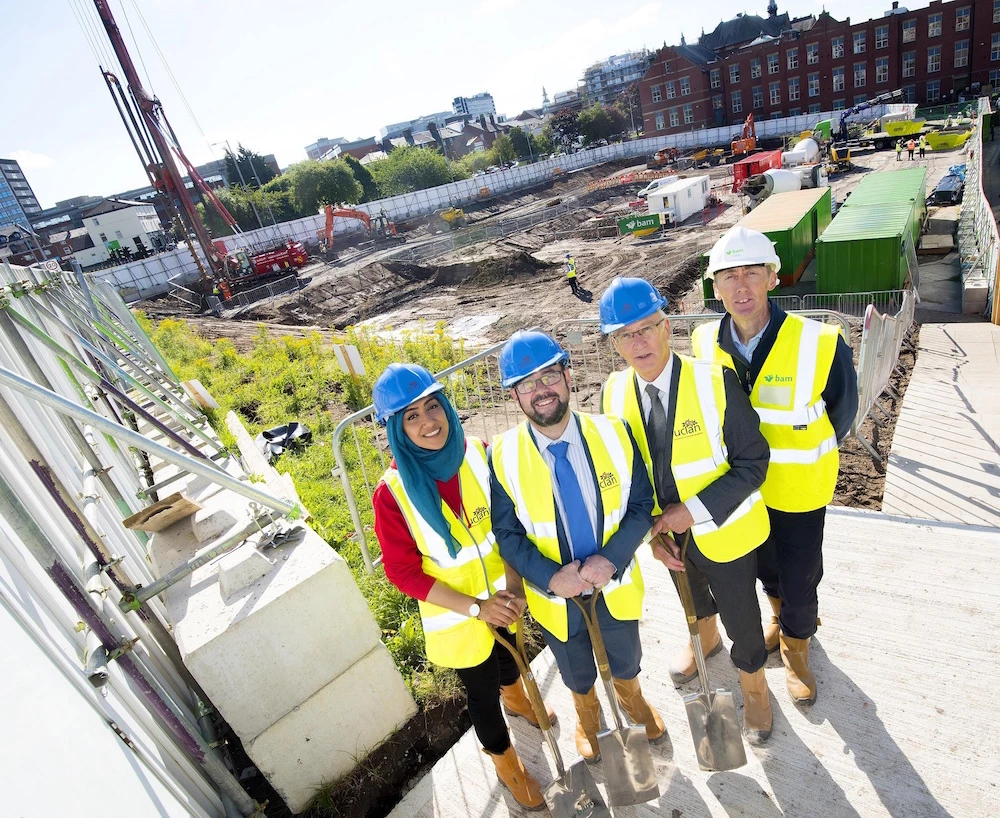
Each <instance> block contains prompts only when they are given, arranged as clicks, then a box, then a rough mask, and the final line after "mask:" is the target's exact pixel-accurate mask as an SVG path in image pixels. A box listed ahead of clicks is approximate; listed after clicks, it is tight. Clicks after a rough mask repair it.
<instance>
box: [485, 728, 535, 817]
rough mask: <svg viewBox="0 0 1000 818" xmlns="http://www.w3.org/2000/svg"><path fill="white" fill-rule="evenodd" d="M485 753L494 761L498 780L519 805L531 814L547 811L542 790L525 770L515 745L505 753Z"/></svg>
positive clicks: (487, 751)
mask: <svg viewBox="0 0 1000 818" xmlns="http://www.w3.org/2000/svg"><path fill="white" fill-rule="evenodd" d="M483 752H484V753H486V755H488V756H489V757H490V758H492V759H493V764H494V766H495V767H496V768H497V778H499V779H500V783H501V784H502V785H503V787H504V788H505V789H506V790H507V791H508V792H509V793H510V794H511V795H513V796H514V800H515V801H517V803H518V804H520V805H521V806H522V807H524V808H525V809H526V810H530V811H531V812H535V811H536V810H540V809H545V799H544V798H542V791H541V788H540V787H539V786H538V782H537V781H535V779H534V777H533V776H532V775H531V773H529V772H528V771H527V770H526V769H524V765H523V764H522V763H521V759H519V758H518V757H517V753H515V752H514V745H513V744H512V745H511V746H510V747H508V748H507V750H506V751H505V752H503V753H499V754H498V753H491V752H490V751H489V750H483Z"/></svg>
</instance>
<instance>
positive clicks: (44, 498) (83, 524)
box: [0, 264, 298, 818]
mask: <svg viewBox="0 0 1000 818" xmlns="http://www.w3.org/2000/svg"><path fill="white" fill-rule="evenodd" d="M0 287H2V290H0V430H2V431H0V439H2V441H3V445H2V446H0V519H2V520H3V522H4V536H0V603H2V604H0V610H2V611H4V612H5V613H6V614H7V615H8V616H9V617H10V618H11V619H12V620H13V621H14V622H16V623H17V624H18V625H20V627H21V628H22V629H23V631H24V632H25V633H28V634H30V635H31V636H32V637H33V639H34V640H35V642H36V644H37V645H38V646H39V648H40V649H41V650H42V651H43V652H44V653H45V655H46V656H48V657H49V658H51V659H52V661H53V662H54V663H55V664H56V665H57V666H59V667H61V668H62V669H63V671H64V675H66V676H67V678H69V679H70V681H71V684H72V685H73V686H74V687H75V689H76V692H77V693H79V695H80V696H81V697H82V698H83V699H84V700H85V702H86V704H87V706H89V707H90V708H92V709H93V710H94V711H96V713H97V714H98V715H99V716H100V718H101V719H102V721H103V723H104V724H106V725H113V726H115V730H116V731H117V732H118V735H119V736H127V739H128V740H127V742H126V744H127V745H128V747H129V748H130V749H131V751H132V752H134V753H135V754H136V755H137V756H138V758H139V759H141V762H142V763H141V764H138V763H136V761H135V760H134V759H133V760H131V761H129V762H128V763H129V764H130V765H132V768H133V769H134V771H135V774H136V775H137V776H141V775H143V774H144V773H140V772H138V770H139V768H140V767H141V768H142V769H143V770H147V771H149V772H151V774H152V776H153V778H155V779H156V780H158V781H159V782H160V784H162V785H163V786H164V787H166V790H167V791H169V792H170V793H172V795H173V796H174V797H175V798H176V800H177V801H178V802H179V803H182V804H184V805H185V808H186V810H187V811H188V812H189V813H190V814H192V815H197V816H213V817H219V818H221V816H222V815H223V814H224V813H225V814H230V809H231V807H232V805H233V804H235V806H236V808H237V809H238V810H239V812H240V814H243V815H250V814H255V813H256V811H257V810H258V805H257V804H256V803H254V801H253V799H251V798H250V797H249V796H248V795H247V793H246V792H245V791H244V790H243V788H242V786H241V785H240V784H239V782H238V781H237V780H236V779H235V777H234V776H233V774H232V773H231V772H230V771H229V770H228V769H227V767H226V765H225V763H224V762H223V760H222V758H221V756H220V754H219V751H218V749H217V747H216V745H215V743H214V742H215V736H214V732H213V731H214V728H213V727H212V726H211V718H210V715H209V714H210V713H211V712H212V711H211V708H210V705H209V703H208V702H206V701H205V700H204V698H203V694H201V693H200V692H199V691H200V689H199V687H198V685H197V683H195V681H194V680H193V678H192V677H191V676H190V674H189V673H188V671H187V669H186V668H185V667H184V665H183V663H182V661H181V658H180V655H179V652H178V650H177V646H176V644H175V642H174V641H173V638H172V637H171V635H170V633H169V623H168V621H167V617H166V610H165V608H164V605H163V603H162V602H161V601H160V600H159V599H157V598H156V597H155V596H153V594H154V593H156V592H158V591H159V590H163V589H164V588H165V587H166V586H165V583H164V582H163V580H157V578H156V577H155V576H154V574H153V572H152V569H151V567H150V564H149V561H148V558H147V545H148V535H147V534H145V533H144V532H143V531H140V530H133V529H130V528H126V527H125V526H124V524H123V520H124V518H126V517H130V516H132V515H134V514H137V513H139V512H143V511H145V510H146V509H147V507H148V506H149V503H150V502H151V501H155V500H157V499H158V497H160V496H166V495H167V494H170V493H171V492H172V491H174V490H175V489H174V488H171V487H170V484H172V483H173V482H174V481H175V480H176V479H177V478H178V477H181V476H188V475H195V476H197V477H200V478H203V479H204V480H205V481H207V482H208V484H215V485H217V486H222V487H224V488H226V489H228V490H230V491H233V492H236V493H237V494H239V495H241V496H242V497H244V498H246V499H248V500H250V501H252V502H253V503H256V504H257V508H259V509H262V510H263V511H264V512H266V513H265V514H263V515H257V516H256V517H255V518H254V520H252V521H248V525H249V524H250V523H251V522H252V523H253V531H255V532H256V531H260V530H261V529H260V526H264V527H265V529H266V528H267V527H268V525H269V522H268V521H269V520H270V519H271V518H272V517H273V518H274V519H279V518H281V517H282V516H284V515H289V516H290V517H293V516H295V515H296V514H297V511H298V507H297V506H296V505H294V504H293V503H291V502H289V501H287V500H285V499H283V498H280V497H276V496H273V495H272V494H270V493H269V492H267V491H265V490H264V489H262V488H259V487H258V486H257V485H255V484H253V483H251V482H249V479H248V476H247V475H245V474H243V477H242V478H241V477H240V476H239V475H240V474H241V472H243V469H242V466H241V465H240V464H239V463H237V462H235V461H233V460H230V458H229V455H228V452H226V450H225V449H223V447H222V445H221V443H220V442H219V441H218V439H217V438H216V437H215V436H214V434H213V433H212V431H211V429H210V428H209V426H208V424H207V420H206V418H205V415H204V414H203V413H202V412H201V411H200V410H199V409H198V408H197V407H196V406H195V405H194V404H193V403H192V401H191V400H190V399H189V397H188V396H187V394H186V393H185V392H184V390H183V389H182V388H181V387H180V384H179V383H178V381H177V379H176V376H175V375H174V373H173V372H172V371H171V370H170V367H169V366H168V365H167V364H166V362H165V361H164V360H163V358H162V357H161V356H160V354H159V352H158V351H157V350H156V348H155V347H154V346H153V344H152V342H151V341H150V340H149V338H148V337H147V336H146V335H145V333H144V332H143V331H142V329H141V328H140V326H139V324H138V323H137V322H136V321H135V319H134V318H133V316H132V315H131V313H130V312H129V310H128V308H127V306H126V305H125V303H124V302H123V301H122V300H121V298H120V297H119V295H118V293H117V292H116V291H115V289H114V287H113V286H111V285H110V284H105V283H101V282H98V283H96V284H93V285H92V288H91V289H88V288H87V287H86V286H81V285H79V284H78V283H77V281H76V280H75V279H74V278H73V276H72V275H67V274H57V275H56V277H49V274H48V273H45V272H42V271H40V270H37V269H34V268H11V267H10V266H8V265H6V264H0ZM161 441H162V442H161ZM160 464H168V465H166V467H165V468H164V469H163V470H162V471H158V472H157V475H158V477H160V478H163V479H161V481H160V483H159V484H154V483H153V482H152V481H153V479H154V478H153V477H152V474H153V467H154V465H157V466H158V465H160ZM167 474H169V475H170V476H169V477H165V478H164V477H163V476H164V475H167ZM164 490H165V491H164ZM159 491H164V494H163V495H159V494H158V492H159ZM267 510H270V511H267ZM247 536H249V533H243V534H242V536H241V537H240V538H239V539H238V540H237V541H235V542H230V541H228V540H227V541H226V542H215V543H211V542H210V543H206V544H205V547H206V549H210V550H211V553H213V554H215V555H218V554H221V553H225V550H227V549H231V548H235V547H236V546H237V545H239V543H240V542H242V541H243V540H245V539H246V537H247ZM200 557H201V558H202V559H204V558H205V552H204V551H203V552H200ZM196 559H197V558H196ZM195 562H196V560H191V561H189V562H188V563H186V564H182V566H181V567H180V569H178V570H180V571H187V572H188V573H190V570H193V567H192V566H193V565H194V563H195ZM198 564H201V563H198ZM173 575H174V577H175V578H176V577H177V576H179V575H178V574H176V573H175V574H173ZM140 588H141V590H140ZM81 622H82V623H84V626H83V627H82V628H81V627H80V626H79V623H81ZM74 701H75V700H74ZM67 738H68V736H67ZM116 741H117V739H116ZM95 746H96V745H95ZM146 774H149V773H146ZM227 799H228V801H229V802H230V803H229V804H228V805H227V803H226V802H227Z"/></svg>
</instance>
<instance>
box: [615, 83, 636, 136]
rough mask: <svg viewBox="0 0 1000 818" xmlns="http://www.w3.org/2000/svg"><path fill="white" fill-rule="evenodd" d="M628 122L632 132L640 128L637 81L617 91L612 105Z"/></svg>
mask: <svg viewBox="0 0 1000 818" xmlns="http://www.w3.org/2000/svg"><path fill="white" fill-rule="evenodd" d="M613 107H615V108H617V109H618V110H619V111H620V112H621V114H622V116H623V117H624V119H625V121H626V122H627V123H628V126H629V131H630V132H631V133H632V134H635V133H637V132H638V130H639V129H640V128H642V102H641V101H640V99H639V83H638V82H633V83H629V85H628V86H627V87H626V88H625V89H623V90H622V91H620V92H619V94H618V98H617V99H616V100H615V103H614V106H613Z"/></svg>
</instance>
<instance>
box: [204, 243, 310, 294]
mask: <svg viewBox="0 0 1000 818" xmlns="http://www.w3.org/2000/svg"><path fill="white" fill-rule="evenodd" d="M213 244H215V248H216V250H217V251H218V253H219V255H220V256H223V257H224V258H225V266H226V280H227V282H228V283H229V286H230V287H231V288H232V289H236V288H237V287H241V286H246V285H247V284H249V283H251V282H255V281H261V280H264V279H268V278H273V277H274V276H277V275H281V274H282V273H286V272H287V273H291V272H293V271H294V270H297V269H298V268H299V267H302V266H304V265H305V263H306V262H307V261H308V260H309V254H308V253H307V252H306V248H305V247H304V246H303V245H302V242H300V241H293V240H291V239H287V240H286V241H284V242H283V243H282V244H280V245H278V246H276V247H272V248H270V249H268V250H260V251H252V250H233V251H227V250H226V246H225V243H224V242H223V241H222V240H221V239H216V240H215V242H213Z"/></svg>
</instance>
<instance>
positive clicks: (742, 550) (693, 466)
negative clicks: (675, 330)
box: [603, 354, 771, 562]
mask: <svg viewBox="0 0 1000 818" xmlns="http://www.w3.org/2000/svg"><path fill="white" fill-rule="evenodd" d="M674 359H675V365H676V366H679V367H680V368H681V370H680V378H679V379H678V382H677V409H676V411H675V413H674V428H673V435H674V438H673V445H672V447H671V455H670V471H671V473H672V474H673V477H674V482H675V483H676V484H677V493H678V495H679V496H680V501H681V502H682V503H683V502H685V501H686V500H688V499H690V498H691V497H694V496H695V495H696V494H697V493H698V492H699V491H701V490H702V489H703V488H705V486H707V485H709V484H710V483H713V482H715V481H716V480H717V479H718V478H720V477H721V476H722V475H724V474H725V473H726V472H728V471H729V460H728V455H727V449H726V441H725V439H724V436H723V432H722V423H723V420H724V418H725V416H726V388H725V384H724V383H723V378H722V367H721V366H719V365H717V364H710V363H708V364H707V363H705V362H703V361H695V360H693V359H691V358H687V357H684V356H681V355H677V354H675V355H674ZM603 410H604V412H605V414H608V415H617V416H619V417H622V418H624V419H625V420H627V421H628V425H629V427H630V428H631V429H632V436H633V437H634V438H635V442H636V445H637V446H638V447H639V451H640V452H641V453H642V459H643V460H644V461H645V463H646V469H647V471H648V472H649V480H650V482H651V483H653V485H654V486H655V481H654V476H653V460H652V456H651V455H650V447H649V441H648V440H647V439H646V428H645V425H644V423H643V415H642V403H641V402H640V399H639V391H638V385H637V382H636V380H635V370H633V369H632V368H631V367H629V368H628V369H625V370H623V371H621V372H613V373H612V374H611V377H610V378H608V382H607V383H606V384H605V386H604V400H603ZM655 493H656V492H655V491H654V494H655ZM661 511H662V509H661V508H660V507H659V498H657V499H656V507H655V508H654V510H653V513H654V514H659V513H660V512H661ZM770 532H771V524H770V521H769V519H768V516H767V508H766V507H765V506H764V500H763V498H762V497H761V494H760V492H759V491H754V492H753V493H752V494H751V495H750V496H749V497H747V498H746V500H744V501H743V502H742V503H740V504H739V505H738V506H737V507H736V508H735V509H734V510H733V513H732V514H730V515H729V517H728V518H726V520H725V521H724V522H723V523H722V524H721V525H716V524H715V522H714V521H712V520H709V521H708V522H707V523H695V525H693V526H692V527H691V534H692V535H693V536H694V538H695V541H696V542H697V543H698V549H699V550H700V551H701V552H702V553H703V554H704V555H705V556H706V557H708V558H709V559H710V560H712V561H713V562H732V561H733V560H735V559H739V558H740V557H742V556H744V555H745V554H749V553H750V552H751V551H753V550H754V549H755V548H756V547H757V546H759V545H760V544H761V543H762V542H764V540H766V539H767V536H768V534H770Z"/></svg>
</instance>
